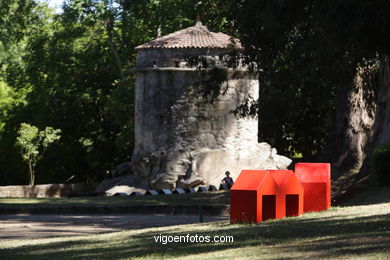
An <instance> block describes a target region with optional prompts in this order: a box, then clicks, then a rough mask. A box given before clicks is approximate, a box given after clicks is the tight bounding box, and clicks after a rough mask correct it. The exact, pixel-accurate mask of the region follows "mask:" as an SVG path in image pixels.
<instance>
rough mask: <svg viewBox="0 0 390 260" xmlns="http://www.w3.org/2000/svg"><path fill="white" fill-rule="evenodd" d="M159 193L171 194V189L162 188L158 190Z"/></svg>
mask: <svg viewBox="0 0 390 260" xmlns="http://www.w3.org/2000/svg"><path fill="white" fill-rule="evenodd" d="M160 194H164V195H171V194H172V191H171V190H169V189H162V190H160Z"/></svg>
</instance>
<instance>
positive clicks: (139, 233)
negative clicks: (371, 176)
mask: <svg viewBox="0 0 390 260" xmlns="http://www.w3.org/2000/svg"><path fill="white" fill-rule="evenodd" d="M379 191H381V192H382V193H383V194H388V193H387V192H388V191H389V188H386V189H385V188H384V189H382V190H379ZM361 195H362V196H360V198H357V199H356V200H355V201H354V203H353V204H354V205H353V206H345V207H334V208H331V209H330V210H328V211H323V212H317V213H308V214H304V215H303V216H300V217H294V218H285V219H281V220H272V221H267V222H264V223H259V224H235V225H230V224H228V223H227V222H214V223H203V224H192V225H181V226H171V227H161V228H149V229H142V230H129V231H125V232H119V233H110V234H99V235H88V236H78V237H60V238H50V239H33V240H16V241H2V242H1V244H0V259H64V258H68V259H87V258H88V259H89V258H91V259H134V258H135V259H138V258H139V259H161V258H175V259H176V258H179V259H181V258H188V259H226V258H232V259H254V258H257V259H301V258H308V259H313V258H320V259H323V258H329V259H330V258H331V259H333V258H339V259H389V258H390V203H389V202H383V201H380V199H379V198H382V199H383V200H385V201H386V200H387V199H388V198H385V197H384V196H381V194H380V193H378V192H377V193H372V192H369V193H366V195H364V194H361ZM373 198H378V199H376V200H375V201H376V202H372V203H374V204H370V205H366V204H367V203H366V202H365V201H367V200H368V201H372V200H373ZM160 234H162V235H186V234H189V235H191V236H195V235H198V236H200V235H203V236H215V235H218V236H223V235H228V236H233V238H234V242H233V243H167V244H165V245H164V244H161V243H156V242H155V240H154V236H158V235H160Z"/></svg>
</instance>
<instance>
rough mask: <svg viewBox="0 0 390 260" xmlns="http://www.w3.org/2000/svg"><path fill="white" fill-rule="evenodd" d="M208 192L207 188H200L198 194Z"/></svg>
mask: <svg viewBox="0 0 390 260" xmlns="http://www.w3.org/2000/svg"><path fill="white" fill-rule="evenodd" d="M206 191H207V188H206V187H205V186H200V187H199V188H198V192H206Z"/></svg>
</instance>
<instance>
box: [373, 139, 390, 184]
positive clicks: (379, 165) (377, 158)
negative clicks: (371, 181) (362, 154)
mask: <svg viewBox="0 0 390 260" xmlns="http://www.w3.org/2000/svg"><path fill="white" fill-rule="evenodd" d="M372 166H373V171H374V174H375V175H376V179H377V180H378V182H379V184H380V185H390V143H388V144H384V145H380V146H378V147H376V148H375V149H374V153H373V162H372Z"/></svg>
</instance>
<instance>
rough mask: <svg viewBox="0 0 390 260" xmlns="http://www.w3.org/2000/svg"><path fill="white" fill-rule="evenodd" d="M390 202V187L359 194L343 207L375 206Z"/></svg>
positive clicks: (371, 189) (376, 188)
mask: <svg viewBox="0 0 390 260" xmlns="http://www.w3.org/2000/svg"><path fill="white" fill-rule="evenodd" d="M389 202H390V186H387V187H375V188H370V190H369V191H366V192H363V193H359V194H357V195H356V196H354V197H353V198H352V199H351V200H349V201H347V202H345V203H343V204H342V205H341V206H358V205H373V204H381V203H389Z"/></svg>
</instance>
